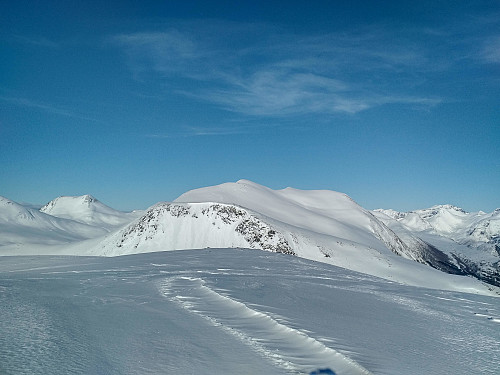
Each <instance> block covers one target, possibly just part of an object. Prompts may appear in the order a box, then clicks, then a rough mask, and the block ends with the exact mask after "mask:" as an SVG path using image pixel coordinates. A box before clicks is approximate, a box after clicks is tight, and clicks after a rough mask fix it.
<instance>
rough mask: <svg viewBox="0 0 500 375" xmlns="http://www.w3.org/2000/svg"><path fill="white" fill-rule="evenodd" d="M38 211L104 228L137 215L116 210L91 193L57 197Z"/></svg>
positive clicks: (123, 222) (111, 226)
mask: <svg viewBox="0 0 500 375" xmlns="http://www.w3.org/2000/svg"><path fill="white" fill-rule="evenodd" d="M40 211H41V212H44V213H46V214H49V215H52V216H57V217H60V218H64V219H70V220H74V221H78V222H81V223H85V224H88V225H93V226H96V227H103V228H106V229H113V228H117V227H120V226H123V225H125V224H127V223H129V222H130V221H132V220H133V219H135V218H136V217H137V216H139V213H137V212H132V213H128V212H121V211H117V210H115V209H113V208H111V207H109V206H106V205H105V204H104V203H102V202H100V201H98V200H97V199H96V198H94V197H93V196H91V195H82V196H77V197H58V198H56V199H54V200H52V201H50V202H49V203H47V204H46V205H45V206H43V207H42V208H41V209H40Z"/></svg>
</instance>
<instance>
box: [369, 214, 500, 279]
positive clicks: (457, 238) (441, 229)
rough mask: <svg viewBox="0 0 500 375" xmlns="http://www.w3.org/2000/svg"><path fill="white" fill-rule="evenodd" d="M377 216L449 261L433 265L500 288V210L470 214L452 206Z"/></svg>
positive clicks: (395, 230) (432, 263)
mask: <svg viewBox="0 0 500 375" xmlns="http://www.w3.org/2000/svg"><path fill="white" fill-rule="evenodd" d="M374 214H375V215H376V216H377V217H378V218H379V219H381V220H382V221H384V223H385V224H386V225H388V226H389V227H391V228H392V229H393V230H394V232H396V233H398V235H400V236H402V235H404V233H405V232H411V233H412V234H413V235H414V236H415V237H418V238H419V239H421V240H422V241H424V242H426V243H428V244H430V245H432V246H433V247H435V248H437V249H439V250H440V251H441V252H442V253H443V254H444V255H445V258H441V260H440V262H436V261H434V262H430V264H431V265H433V266H434V267H436V268H439V267H440V266H442V265H443V264H446V265H447V267H448V266H451V268H455V269H458V270H459V272H456V273H464V274H471V275H474V276H476V277H478V278H480V279H482V280H485V281H487V282H489V283H491V284H494V285H497V286H499V285H500V209H497V210H495V211H493V212H491V213H485V212H482V211H480V212H474V213H469V212H466V211H464V210H463V209H461V208H459V207H456V206H452V205H438V206H433V207H431V208H428V209H421V210H415V211H411V212H398V211H394V210H383V209H379V210H375V212H374Z"/></svg>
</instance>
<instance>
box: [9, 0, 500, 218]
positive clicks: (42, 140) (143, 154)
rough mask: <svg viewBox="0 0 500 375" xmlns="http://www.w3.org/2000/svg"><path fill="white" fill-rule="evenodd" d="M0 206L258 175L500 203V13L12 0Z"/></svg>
mask: <svg viewBox="0 0 500 375" xmlns="http://www.w3.org/2000/svg"><path fill="white" fill-rule="evenodd" d="M0 55H1V58H0V165H1V171H0V195H2V196H5V197H7V198H9V199H12V200H15V201H18V202H31V203H40V204H43V203H46V202H48V201H49V200H51V199H53V198H55V197H57V196H60V195H82V194H92V195H93V196H95V197H96V198H98V199H99V200H101V201H102V202H104V203H106V204H108V205H109V206H111V207H114V208H117V209H121V210H131V209H135V208H138V209H139V208H146V207H148V206H150V205H152V204H154V203H156V202H158V201H169V200H173V199H175V198H176V197H177V196H179V195H180V194H182V193H184V192H186V191H188V190H191V189H194V188H198V187H203V186H209V185H215V184H220V183H224V182H230V181H237V180H239V179H249V180H252V181H255V182H257V183H259V184H262V185H265V186H268V187H270V188H273V189H281V188H285V187H287V186H292V187H295V188H298V189H328V190H335V191H340V192H344V193H346V194H348V195H349V196H351V197H352V198H353V199H354V200H355V201H357V202H358V203H359V204H361V205H362V206H364V207H366V208H369V209H374V208H393V209H397V210H405V211H406V210H412V209H418V208H425V207H429V206H432V205H435V204H447V203H449V204H454V205H457V206H460V207H462V208H464V209H465V210H467V211H478V210H483V211H492V210H494V209H495V208H497V207H499V206H500V199H499V198H500V194H499V191H500V188H499V187H500V3H499V2H498V1H472V2H471V1H439V2H437V1H427V0H425V1H418V2H415V1H307V2H306V1H286V2H285V1H282V2H281V1H274V2H273V1H251V2H246V1H245V2H233V1H210V2H208V1H108V2H97V1H85V2H83V1H2V2H0Z"/></svg>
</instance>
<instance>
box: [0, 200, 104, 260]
mask: <svg viewBox="0 0 500 375" xmlns="http://www.w3.org/2000/svg"><path fill="white" fill-rule="evenodd" d="M107 232H108V231H107V230H105V229H104V228H99V227H95V226H90V225H87V224H83V223H80V222H77V221H74V220H66V219H62V218H58V217H55V216H52V215H48V214H46V213H43V212H40V211H38V210H36V209H32V208H27V207H24V206H22V205H20V204H18V203H16V202H13V201H11V200H9V199H7V198H4V197H1V196H0V248H1V249H4V248H5V247H8V248H11V249H14V250H13V251H14V252H15V251H17V250H20V251H24V252H31V253H35V254H36V253H37V249H38V247H39V246H51V245H59V244H68V243H71V242H75V241H81V240H84V239H88V238H93V237H96V236H101V235H103V234H105V233H107Z"/></svg>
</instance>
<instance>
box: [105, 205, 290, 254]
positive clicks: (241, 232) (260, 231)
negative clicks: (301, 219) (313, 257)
mask: <svg viewBox="0 0 500 375" xmlns="http://www.w3.org/2000/svg"><path fill="white" fill-rule="evenodd" d="M139 246H141V249H143V250H144V249H145V248H146V249H147V248H149V249H150V250H151V251H154V250H155V249H156V248H161V249H163V250H174V249H190V248H200V247H203V248H205V247H249V248H253V249H262V250H267V251H272V252H276V253H286V254H295V253H294V251H293V249H292V247H291V246H290V244H289V243H288V241H287V240H286V239H285V237H284V236H283V234H282V233H280V232H279V231H278V230H277V229H276V228H274V227H273V226H272V225H270V224H268V223H266V222H264V221H263V220H262V219H260V218H258V217H257V216H255V215H254V214H252V213H251V212H249V211H248V210H245V209H243V208H241V207H238V206H235V205H227V204H220V203H195V204H188V203H159V204H157V205H155V206H153V207H151V208H150V209H149V210H148V211H147V212H146V213H145V214H144V215H143V216H142V217H140V218H139V219H137V220H136V221H134V222H133V223H131V224H130V225H128V226H127V227H125V228H124V229H122V230H121V231H119V232H117V233H115V234H114V235H112V236H111V237H110V238H109V239H108V241H107V243H106V244H105V245H104V247H105V248H106V249H107V250H108V251H110V252H112V253H114V252H119V253H121V254H125V253H132V252H133V249H137V248H138V247H139ZM113 247H115V249H113ZM117 248H120V250H118V249H117Z"/></svg>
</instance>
